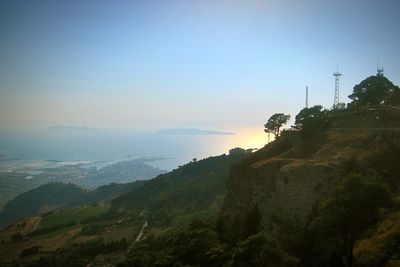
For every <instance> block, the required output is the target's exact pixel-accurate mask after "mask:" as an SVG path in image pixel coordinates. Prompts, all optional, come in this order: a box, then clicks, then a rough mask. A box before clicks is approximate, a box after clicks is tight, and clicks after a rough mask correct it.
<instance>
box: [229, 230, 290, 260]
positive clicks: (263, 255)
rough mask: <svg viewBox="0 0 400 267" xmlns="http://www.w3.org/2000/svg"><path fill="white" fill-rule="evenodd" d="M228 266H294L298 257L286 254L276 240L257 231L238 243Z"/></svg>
mask: <svg viewBox="0 0 400 267" xmlns="http://www.w3.org/2000/svg"><path fill="white" fill-rule="evenodd" d="M230 266H232V267H241V266H247V267H259V266H263V267H278V266H279V267H294V266H298V259H297V258H294V257H292V256H290V255H289V254H287V253H286V252H285V251H284V250H283V249H282V248H281V246H280V244H279V243H278V242H277V241H276V240H274V239H271V238H269V237H268V236H266V235H265V234H262V233H259V234H257V235H252V236H250V237H249V238H248V239H246V240H245V241H242V242H240V243H239V244H238V246H237V247H236V248H235V249H234V251H233V256H232V262H231V265H230Z"/></svg>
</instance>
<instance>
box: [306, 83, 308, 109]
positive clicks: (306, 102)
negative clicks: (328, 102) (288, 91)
mask: <svg viewBox="0 0 400 267" xmlns="http://www.w3.org/2000/svg"><path fill="white" fill-rule="evenodd" d="M306 108H308V86H306Z"/></svg>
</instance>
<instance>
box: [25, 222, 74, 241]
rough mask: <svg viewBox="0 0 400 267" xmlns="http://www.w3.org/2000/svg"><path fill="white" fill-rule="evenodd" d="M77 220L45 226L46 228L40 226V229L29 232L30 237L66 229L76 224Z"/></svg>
mask: <svg viewBox="0 0 400 267" xmlns="http://www.w3.org/2000/svg"><path fill="white" fill-rule="evenodd" d="M75 225H76V222H68V223H65V224H58V225H54V226H52V227H44V228H40V229H38V230H35V231H32V232H31V233H29V234H28V236H29V237H34V236H39V235H44V234H48V233H51V232H54V231H57V230H60V229H64V228H67V227H72V226H75Z"/></svg>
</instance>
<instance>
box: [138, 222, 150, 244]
mask: <svg viewBox="0 0 400 267" xmlns="http://www.w3.org/2000/svg"><path fill="white" fill-rule="evenodd" d="M148 225H149V224H148V223H147V221H145V222H144V224H143V226H142V229H141V230H140V232H139V234H138V235H137V237H136V239H135V241H136V242H137V241H140V239H141V238H142V235H143V232H144V229H146V227H147V226H148Z"/></svg>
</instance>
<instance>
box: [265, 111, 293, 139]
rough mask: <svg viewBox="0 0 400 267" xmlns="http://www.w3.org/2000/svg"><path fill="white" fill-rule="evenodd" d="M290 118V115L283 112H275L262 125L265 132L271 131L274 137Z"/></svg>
mask: <svg viewBox="0 0 400 267" xmlns="http://www.w3.org/2000/svg"><path fill="white" fill-rule="evenodd" d="M289 120H290V115H285V114H283V113H275V114H274V115H272V116H271V117H270V118H269V119H268V122H267V123H266V124H265V125H264V127H265V129H264V131H265V132H266V133H272V134H274V135H275V137H277V136H279V133H280V129H281V128H282V126H283V125H285V124H286V123H287V122H288V121H289Z"/></svg>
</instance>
